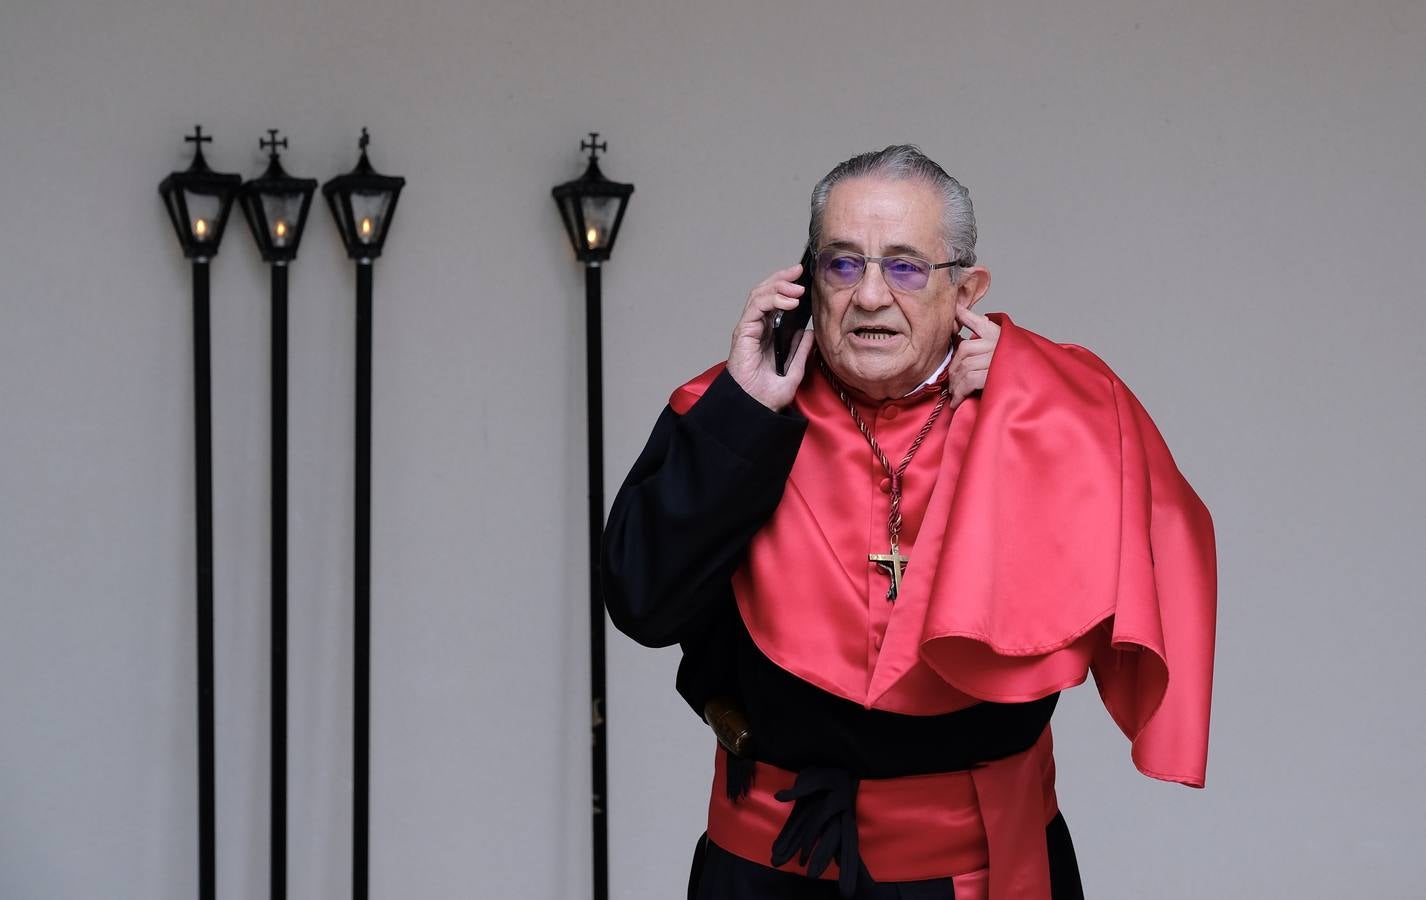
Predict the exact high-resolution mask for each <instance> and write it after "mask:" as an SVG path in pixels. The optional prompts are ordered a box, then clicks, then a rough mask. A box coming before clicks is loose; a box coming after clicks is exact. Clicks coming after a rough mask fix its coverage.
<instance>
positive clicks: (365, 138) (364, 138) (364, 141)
mask: <svg viewBox="0 0 1426 900" xmlns="http://www.w3.org/2000/svg"><path fill="white" fill-rule="evenodd" d="M370 143H371V135H369V134H367V133H366V126H365V125H363V126H362V127H361V140H359V141H357V149H359V150H361V151H362V152H363V153H365V152H366V148H367V145H369V144H370Z"/></svg>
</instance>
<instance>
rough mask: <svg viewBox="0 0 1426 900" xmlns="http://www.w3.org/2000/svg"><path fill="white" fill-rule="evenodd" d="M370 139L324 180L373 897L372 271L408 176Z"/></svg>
mask: <svg viewBox="0 0 1426 900" xmlns="http://www.w3.org/2000/svg"><path fill="white" fill-rule="evenodd" d="M370 143H371V137H370V136H369V135H368V134H367V131H366V129H365V128H363V129H362V130H361V140H360V141H359V142H358V146H359V148H360V149H361V158H360V159H359V160H358V161H357V165H356V168H354V169H352V170H351V171H350V172H348V173H347V174H345V175H338V176H337V177H335V178H333V179H332V180H330V181H328V182H327V183H326V184H324V185H322V195H323V196H324V197H326V198H327V206H328V207H329V208H330V209H331V210H332V217H333V218H335V219H336V220H337V228H338V230H339V231H341V233H342V243H343V244H344V245H346V250H347V256H348V257H349V258H350V259H352V260H354V261H355V262H356V301H357V307H356V451H355V456H356V484H355V490H356V502H355V513H356V515H355V518H356V534H355V545H354V551H355V552H354V555H353V558H354V566H355V572H354V577H353V584H354V593H355V598H354V607H355V610H354V618H355V620H356V642H355V650H354V669H355V672H354V675H353V683H354V691H355V694H354V699H353V704H352V719H353V722H352V760H353V780H354V784H353V789H352V897H353V900H366V898H367V847H368V843H367V836H368V833H369V831H368V824H369V818H370V816H369V809H370V807H369V803H368V799H369V796H370V788H369V786H370V781H369V777H368V775H369V769H370V751H369V748H370V743H369V741H370V733H371V699H370V698H371V330H372V307H371V274H372V273H371V270H372V263H373V261H374V260H375V259H376V258H377V257H379V256H380V255H381V248H382V245H384V244H385V243H386V235H387V233H388V232H389V230H390V226H391V218H392V216H393V215H394V214H395V212H396V200H397V198H398V197H399V196H400V195H401V188H402V186H403V185H405V184H406V179H404V178H399V177H396V176H393V175H381V174H379V173H377V171H376V170H375V169H373V168H372V166H371V161H370V160H369V159H367V155H366V148H367V145H368V144H370Z"/></svg>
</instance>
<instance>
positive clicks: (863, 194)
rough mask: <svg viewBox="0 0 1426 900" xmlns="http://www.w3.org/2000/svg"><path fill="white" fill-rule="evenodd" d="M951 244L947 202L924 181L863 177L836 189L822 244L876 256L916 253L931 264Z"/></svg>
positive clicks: (829, 201)
mask: <svg viewBox="0 0 1426 900" xmlns="http://www.w3.org/2000/svg"><path fill="white" fill-rule="evenodd" d="M944 244H945V240H944V236H943V235H942V233H941V199H940V196H939V195H938V194H937V193H936V190H935V188H933V187H932V186H931V185H929V184H926V183H925V182H924V181H921V180H919V179H897V178H883V177H877V176H862V177H858V178H848V179H845V180H843V181H839V182H837V184H835V185H833V187H832V190H831V192H830V193H829V194H828V195H827V206H826V210H825V212H824V214H823V218H822V245H823V246H824V247H842V248H845V249H848V250H855V251H857V252H859V253H865V254H867V255H870V256H884V255H890V254H897V253H914V254H916V255H918V256H924V257H926V258H927V259H930V258H931V257H933V256H937V255H938V254H939V253H940V251H941V249H942V247H943V245H944Z"/></svg>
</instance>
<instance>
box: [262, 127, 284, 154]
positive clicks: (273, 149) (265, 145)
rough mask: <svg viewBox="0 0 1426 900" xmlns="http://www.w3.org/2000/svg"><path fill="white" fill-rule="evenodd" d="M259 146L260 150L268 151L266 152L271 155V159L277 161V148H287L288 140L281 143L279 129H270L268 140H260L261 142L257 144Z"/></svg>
mask: <svg viewBox="0 0 1426 900" xmlns="http://www.w3.org/2000/svg"><path fill="white" fill-rule="evenodd" d="M257 146H258V149H259V150H266V151H268V153H270V154H271V157H272V158H273V159H277V148H278V147H282V148H286V147H287V138H283V139H282V140H280V141H279V140H278V139H277V129H276V128H269V129H268V130H267V138H266V139H265V140H259V141H258V142H257Z"/></svg>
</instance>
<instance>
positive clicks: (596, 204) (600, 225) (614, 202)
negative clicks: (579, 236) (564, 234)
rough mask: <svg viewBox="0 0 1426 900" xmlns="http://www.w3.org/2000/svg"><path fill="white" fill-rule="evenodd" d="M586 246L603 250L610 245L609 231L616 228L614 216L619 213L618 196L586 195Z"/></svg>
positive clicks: (583, 201) (583, 199) (584, 204)
mask: <svg viewBox="0 0 1426 900" xmlns="http://www.w3.org/2000/svg"><path fill="white" fill-rule="evenodd" d="M580 203H581V204H582V205H583V206H584V235H583V240H584V244H585V246H587V247H588V248H589V249H591V250H602V249H603V248H604V247H607V246H608V245H609V233H610V232H612V231H613V230H614V217H615V216H617V215H618V214H619V198H618V197H584V198H582V199H581V200H580Z"/></svg>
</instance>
